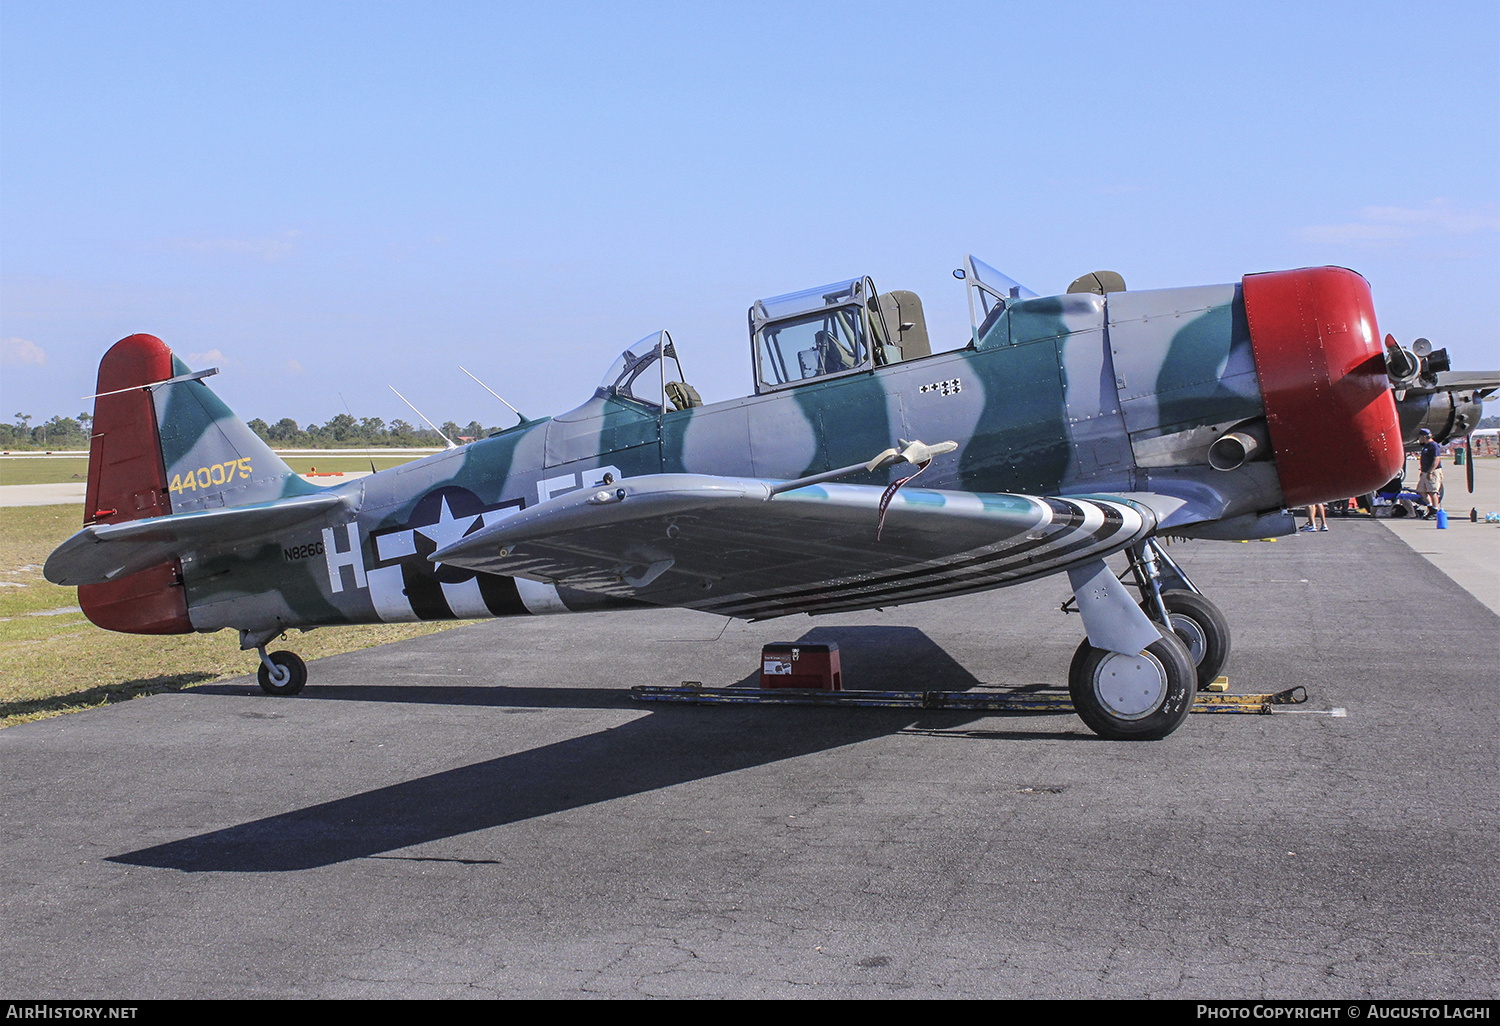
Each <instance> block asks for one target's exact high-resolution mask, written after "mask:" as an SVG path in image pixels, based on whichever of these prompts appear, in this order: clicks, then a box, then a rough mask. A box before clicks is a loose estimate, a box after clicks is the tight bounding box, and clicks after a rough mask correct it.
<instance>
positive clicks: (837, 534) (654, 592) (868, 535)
mask: <svg viewBox="0 0 1500 1026" xmlns="http://www.w3.org/2000/svg"><path fill="white" fill-rule="evenodd" d="M778 485H782V486H783V487H784V485H783V483H782V482H774V481H764V480H758V479H754V478H729V477H712V476H706V475H697V474H660V475H651V476H646V477H637V478H627V479H625V480H622V481H619V482H617V483H615V484H613V485H608V486H603V487H597V488H591V489H585V490H583V491H578V492H572V493H569V494H567V495H563V496H559V497H557V498H554V499H551V500H549V501H547V502H543V503H540V504H538V505H536V506H532V507H530V508H528V509H525V510H523V511H521V512H519V513H516V514H514V515H512V516H509V517H506V518H505V519H504V520H502V521H500V522H498V523H494V524H491V525H489V526H487V527H484V528H481V529H479V530H476V531H474V532H473V533H472V534H469V535H468V536H466V537H464V538H462V539H460V540H459V541H457V542H454V543H453V544H451V545H448V546H446V547H444V548H442V549H439V550H438V551H436V552H434V553H433V554H432V555H431V556H430V557H429V558H430V559H431V560H432V561H433V562H435V563H442V564H445V565H452V566H459V567H467V568H470V569H473V570H479V571H484V572H488V573H497V574H507V575H510V576H515V577H525V578H530V579H532V580H538V581H545V582H548V583H553V584H558V585H563V586H566V587H568V588H575V589H579V590H582V591H590V592H596V593H601V594H607V595H611V596H617V597H622V598H634V599H639V600H643V601H646V602H652V603H656V604H660V605H672V606H688V607H692V608H698V609H706V610H711V611H714V612H720V613H724V614H727V615H733V616H739V617H743V618H747V619H759V618H764V617H772V616H781V615H784V614H787V613H794V612H833V611H836V610H841V609H867V608H870V607H872V606H880V605H899V604H901V603H904V602H913V601H918V600H921V599H924V598H936V597H939V596H942V595H952V594H959V593H962V592H969V591H979V590H983V589H987V588H994V587H999V586H1001V585H1004V584H1012V583H1016V582H1018V581H1022V580H1026V579H1028V578H1032V577H1040V576H1044V575H1047V574H1051V573H1056V572H1058V571H1060V570H1064V569H1066V568H1067V567H1069V566H1072V565H1074V564H1078V563H1082V562H1086V561H1089V560H1093V559H1098V558H1100V557H1102V556H1105V555H1108V554H1109V553H1111V552H1114V551H1117V550H1119V549H1121V548H1123V547H1124V546H1126V545H1128V544H1129V543H1131V542H1132V541H1135V540H1138V539H1140V538H1142V537H1144V536H1145V535H1146V534H1147V533H1149V532H1150V530H1151V529H1152V528H1153V527H1154V526H1155V524H1156V517H1155V514H1154V513H1153V512H1152V511H1151V509H1150V507H1149V506H1147V505H1145V504H1142V503H1137V502H1133V501H1130V500H1126V499H1116V498H1109V497H1090V498H1086V499H1085V498H1053V497H1039V496H1030V495H1006V494H991V493H976V492H958V491H938V490H932V489H922V488H914V487H909V486H908V487H906V488H903V489H901V490H900V491H898V492H896V493H895V495H894V496H893V497H892V498H891V500H890V504H889V508H888V509H887V510H886V514H885V519H884V524H883V526H881V529H880V536H879V538H878V539H877V537H876V530H877V525H880V504H881V500H882V497H883V493H884V491H885V490H884V489H882V488H880V487H875V486H870V485H849V484H817V485H808V486H805V487H800V488H795V489H793V490H784V491H783V490H778Z"/></svg>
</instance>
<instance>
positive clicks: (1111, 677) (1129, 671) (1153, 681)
mask: <svg viewBox="0 0 1500 1026" xmlns="http://www.w3.org/2000/svg"><path fill="white" fill-rule="evenodd" d="M1094 694H1095V695H1097V696H1098V697H1099V704H1100V705H1102V706H1103V707H1104V709H1105V710H1106V711H1107V712H1108V713H1109V714H1110V715H1111V716H1117V717H1119V718H1120V719H1122V720H1138V719H1141V718H1142V717H1145V716H1149V715H1151V714H1152V713H1153V712H1155V711H1156V710H1157V709H1158V708H1160V707H1161V704H1162V702H1163V701H1165V700H1166V697H1167V671H1166V670H1165V669H1163V668H1162V665H1161V663H1160V662H1158V661H1157V659H1156V657H1155V656H1153V655H1152V654H1151V653H1149V652H1142V653H1141V654H1140V655H1134V656H1127V655H1120V654H1119V653H1118V652H1111V653H1110V654H1109V655H1108V656H1107V657H1106V658H1105V659H1104V660H1103V661H1101V662H1100V663H1099V666H1098V669H1096V670H1095V671H1094Z"/></svg>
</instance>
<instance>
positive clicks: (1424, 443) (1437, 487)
mask: <svg viewBox="0 0 1500 1026" xmlns="http://www.w3.org/2000/svg"><path fill="white" fill-rule="evenodd" d="M1418 439H1419V444H1418V447H1417V453H1418V455H1419V457H1420V459H1421V467H1420V469H1421V472H1422V474H1421V476H1420V477H1419V478H1417V494H1418V495H1420V496H1421V497H1422V501H1423V502H1425V503H1426V504H1427V509H1428V511H1429V512H1428V516H1437V511H1438V507H1439V506H1440V505H1442V501H1443V461H1442V449H1440V448H1439V447H1438V444H1437V443H1436V442H1434V441H1433V440H1432V432H1431V431H1429V430H1427V429H1426V428H1423V429H1422V430H1421V431H1420V432H1418Z"/></svg>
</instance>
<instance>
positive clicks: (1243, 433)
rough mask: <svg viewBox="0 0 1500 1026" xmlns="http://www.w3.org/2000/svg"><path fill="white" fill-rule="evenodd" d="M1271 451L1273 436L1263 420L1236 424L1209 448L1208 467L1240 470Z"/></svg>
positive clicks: (1258, 419) (1257, 419)
mask: <svg viewBox="0 0 1500 1026" xmlns="http://www.w3.org/2000/svg"><path fill="white" fill-rule="evenodd" d="M1270 451H1271V436H1270V433H1269V432H1268V431H1267V429H1266V422H1265V420H1264V419H1262V418H1256V419H1255V420H1247V421H1245V422H1244V423H1243V424H1236V425H1235V426H1234V427H1233V428H1232V429H1231V430H1229V431H1226V432H1224V433H1223V434H1222V435H1220V436H1219V437H1218V438H1216V439H1214V441H1213V444H1211V445H1210V446H1209V447H1208V465H1209V466H1210V467H1213V468H1214V469H1215V470H1238V469H1239V468H1240V467H1242V466H1244V464H1246V463H1247V462H1249V461H1250V460H1253V459H1255V458H1256V457H1257V456H1259V457H1261V458H1264V457H1265V456H1266V455H1268V454H1269V453H1270Z"/></svg>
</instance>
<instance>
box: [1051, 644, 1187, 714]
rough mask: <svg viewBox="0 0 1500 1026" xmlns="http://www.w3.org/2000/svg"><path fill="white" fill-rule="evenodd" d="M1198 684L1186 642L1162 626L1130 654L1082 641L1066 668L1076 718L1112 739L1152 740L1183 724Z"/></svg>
mask: <svg viewBox="0 0 1500 1026" xmlns="http://www.w3.org/2000/svg"><path fill="white" fill-rule="evenodd" d="M1158 629H1160V628H1158ZM1197 684H1198V674H1197V671H1196V670H1195V669H1194V667H1193V657H1192V656H1191V655H1190V654H1189V653H1188V649H1187V646H1186V645H1185V644H1183V643H1182V640H1181V639H1180V638H1178V637H1177V635H1175V634H1168V633H1167V632H1166V631H1164V630H1163V631H1162V632H1161V637H1160V638H1159V639H1158V640H1156V641H1154V642H1152V643H1151V644H1150V645H1149V646H1147V648H1146V650H1145V651H1144V652H1142V653H1141V654H1140V655H1134V656H1127V655H1121V654H1120V653H1118V652H1110V651H1108V650H1107V649H1102V648H1095V647H1094V646H1093V645H1090V644H1089V643H1088V641H1087V640H1085V641H1084V643H1083V644H1082V645H1080V646H1079V647H1078V652H1077V654H1075V655H1074V656H1073V665H1072V667H1071V668H1070V669H1069V670H1068V693H1069V694H1070V695H1071V696H1072V699H1073V708H1074V710H1075V711H1077V713H1078V715H1079V718H1081V719H1082V720H1083V722H1084V723H1086V724H1088V727H1089V729H1090V730H1092V731H1093V732H1094V733H1096V734H1098V735H1099V736H1101V737H1107V738H1110V739H1112V740H1116V741H1155V740H1157V739H1158V738H1163V737H1166V736H1167V735H1168V734H1170V733H1172V731H1174V730H1176V729H1177V728H1178V727H1180V726H1182V721H1183V720H1185V719H1187V715H1188V712H1189V711H1191V709H1192V707H1193V696H1194V694H1195V693H1196V692H1197V690H1198V687H1197Z"/></svg>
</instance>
